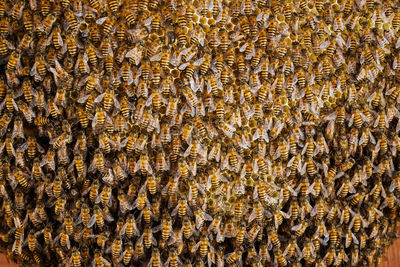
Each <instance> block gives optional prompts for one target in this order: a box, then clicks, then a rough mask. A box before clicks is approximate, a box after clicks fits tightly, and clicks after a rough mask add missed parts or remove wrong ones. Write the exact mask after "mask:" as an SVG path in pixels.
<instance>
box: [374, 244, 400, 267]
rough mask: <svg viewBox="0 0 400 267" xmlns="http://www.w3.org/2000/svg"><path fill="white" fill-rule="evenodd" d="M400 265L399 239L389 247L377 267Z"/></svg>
mask: <svg viewBox="0 0 400 267" xmlns="http://www.w3.org/2000/svg"><path fill="white" fill-rule="evenodd" d="M395 266H400V239H397V241H396V242H394V243H393V245H392V246H391V247H390V248H389V251H388V252H387V254H386V256H385V257H384V258H383V262H382V264H381V265H380V266H379V267H395Z"/></svg>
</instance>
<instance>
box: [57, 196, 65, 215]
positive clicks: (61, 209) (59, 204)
mask: <svg viewBox="0 0 400 267" xmlns="http://www.w3.org/2000/svg"><path fill="white" fill-rule="evenodd" d="M66 202H67V200H66V198H65V195H61V196H60V198H58V199H57V200H56V204H55V206H54V213H55V214H56V215H60V214H62V213H64V210H65V204H66Z"/></svg>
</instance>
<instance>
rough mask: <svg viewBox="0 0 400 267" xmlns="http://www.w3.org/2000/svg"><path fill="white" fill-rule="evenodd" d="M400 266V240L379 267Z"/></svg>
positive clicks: (0, 258) (5, 266)
mask: <svg viewBox="0 0 400 267" xmlns="http://www.w3.org/2000/svg"><path fill="white" fill-rule="evenodd" d="M16 266H18V265H16V264H9V263H8V262H7V259H6V257H5V256H4V255H0V267H16ZM397 266H400V239H398V240H397V241H396V242H395V243H394V244H393V245H392V246H391V247H390V249H389V251H388V253H387V255H386V256H385V257H384V259H383V262H382V264H381V265H380V266H379V267H397Z"/></svg>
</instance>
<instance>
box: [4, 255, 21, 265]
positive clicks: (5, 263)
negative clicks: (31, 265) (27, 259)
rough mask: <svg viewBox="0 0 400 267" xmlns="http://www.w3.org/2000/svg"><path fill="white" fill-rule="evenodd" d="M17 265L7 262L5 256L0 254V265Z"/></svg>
mask: <svg viewBox="0 0 400 267" xmlns="http://www.w3.org/2000/svg"><path fill="white" fill-rule="evenodd" d="M17 266H18V265H16V264H12V263H8V261H7V259H6V256H4V255H0V267H17Z"/></svg>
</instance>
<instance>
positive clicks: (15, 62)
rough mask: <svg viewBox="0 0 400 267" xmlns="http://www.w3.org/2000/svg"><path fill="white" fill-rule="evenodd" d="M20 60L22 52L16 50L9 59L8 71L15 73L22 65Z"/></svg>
mask: <svg viewBox="0 0 400 267" xmlns="http://www.w3.org/2000/svg"><path fill="white" fill-rule="evenodd" d="M20 59H21V51H20V50H18V49H17V50H14V51H13V52H12V53H11V55H10V58H9V59H8V62H7V66H6V68H7V70H8V71H14V70H15V69H16V68H17V67H18V66H19V65H20Z"/></svg>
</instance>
